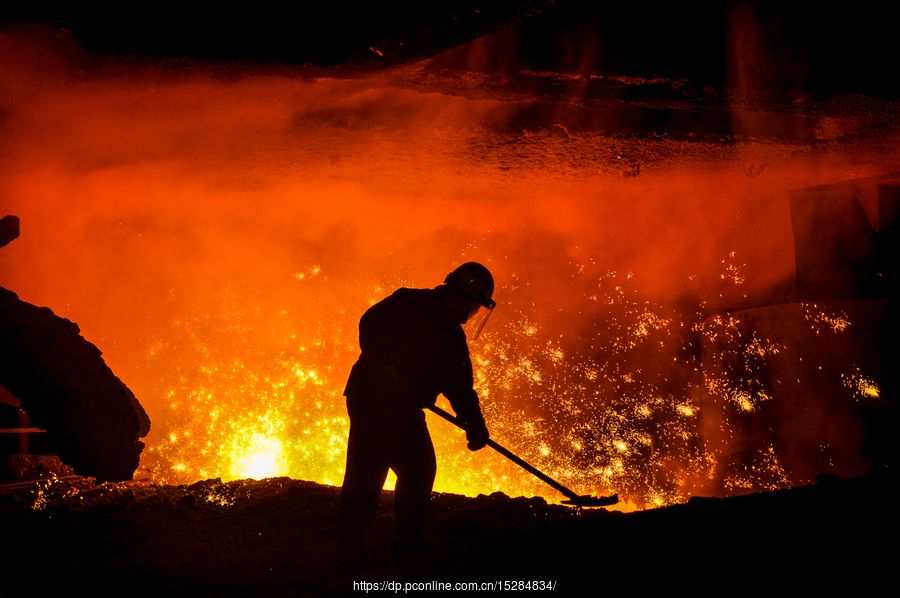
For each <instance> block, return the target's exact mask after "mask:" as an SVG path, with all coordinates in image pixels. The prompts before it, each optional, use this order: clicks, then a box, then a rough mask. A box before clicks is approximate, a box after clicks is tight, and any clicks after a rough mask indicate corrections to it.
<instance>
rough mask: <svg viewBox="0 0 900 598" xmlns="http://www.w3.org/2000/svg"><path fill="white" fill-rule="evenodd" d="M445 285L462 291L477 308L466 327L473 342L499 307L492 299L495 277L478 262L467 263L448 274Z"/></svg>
mask: <svg viewBox="0 0 900 598" xmlns="http://www.w3.org/2000/svg"><path fill="white" fill-rule="evenodd" d="M444 284H446V285H448V286H450V287H453V288H455V289H457V290H459V291H462V292H463V293H464V294H465V295H466V296H467V297H469V298H470V299H471V300H472V303H473V305H475V306H476V308H475V309H473V310H472V313H470V314H469V318H468V319H467V322H470V324H469V325H468V326H466V333H467V334H468V336H469V337H470V338H471V339H473V340H474V339H476V338H478V335H479V334H481V331H482V329H484V326H485V324H487V321H488V318H489V317H491V313H492V312H493V311H494V308H495V307H496V306H497V303H496V302H495V301H494V300H493V298H492V296H493V294H494V277H493V276H491V272H490V270H488V269H487V268H485V267H484V266H483V265H481V264H479V263H478V262H466V263H465V264H463V265H462V266H460V267H458V268H457V269H456V270H454V271H453V272H451V273H450V274H448V275H447V277H446V278H445V279H444ZM481 308H484V309H481Z"/></svg>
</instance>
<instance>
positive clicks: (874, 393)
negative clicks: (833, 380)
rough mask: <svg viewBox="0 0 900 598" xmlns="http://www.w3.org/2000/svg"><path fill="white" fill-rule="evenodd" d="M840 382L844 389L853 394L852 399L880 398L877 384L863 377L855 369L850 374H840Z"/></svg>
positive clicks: (857, 369)
mask: <svg viewBox="0 0 900 598" xmlns="http://www.w3.org/2000/svg"><path fill="white" fill-rule="evenodd" d="M841 382H843V384H844V387H845V388H847V389H848V390H850V391H851V392H852V393H853V398H855V399H856V400H859V399H877V398H879V397H880V396H881V391H880V390H879V388H878V384H876V382H875V381H874V380H872V379H871V378H869V377H867V376H864V375H863V373H862V372H861V371H860V370H859V368H856V370H855V371H854V372H852V373H850V374H841Z"/></svg>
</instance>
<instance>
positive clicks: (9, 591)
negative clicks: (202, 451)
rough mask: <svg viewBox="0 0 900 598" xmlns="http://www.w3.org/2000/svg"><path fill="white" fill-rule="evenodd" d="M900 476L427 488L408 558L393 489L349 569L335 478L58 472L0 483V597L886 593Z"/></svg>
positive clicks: (891, 586) (893, 550)
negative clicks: (399, 549)
mask: <svg viewBox="0 0 900 598" xmlns="http://www.w3.org/2000/svg"><path fill="white" fill-rule="evenodd" d="M897 487H898V484H897V479H896V478H895V477H890V476H888V477H881V478H862V479H854V480H825V481H823V482H820V483H819V484H816V485H814V486H808V487H802V488H795V489H791V490H785V491H779V492H770V493H763V494H755V495H749V496H742V497H732V498H726V499H706V498H695V499H693V500H691V501H690V503H688V504H684V505H677V506H672V507H667V508H661V509H655V510H651V511H643V512H637V513H631V514H622V513H617V512H607V511H605V510H590V511H588V510H585V511H583V512H576V511H574V510H572V509H569V508H567V507H563V506H559V505H551V504H547V503H546V502H545V501H544V500H543V499H540V498H530V499H527V498H510V497H507V496H505V495H501V494H495V495H491V496H479V497H477V498H468V497H463V496H457V495H451V494H437V495H435V496H434V498H433V505H432V506H433V525H432V529H431V538H432V546H431V548H430V549H429V550H427V551H425V552H423V553H422V554H420V555H417V556H414V557H409V558H405V559H402V560H393V559H391V558H390V556H389V553H388V550H387V547H388V545H389V536H390V525H391V517H392V509H391V502H392V499H393V496H392V493H390V492H386V493H385V496H384V498H383V502H382V505H381V510H380V514H379V518H378V521H377V522H376V525H375V528H374V529H373V530H372V534H371V538H370V552H371V564H370V566H368V567H367V568H365V569H363V570H361V571H359V572H356V573H353V574H349V575H348V574H340V573H337V572H336V571H335V570H334V568H333V563H332V556H333V553H334V540H333V535H334V527H335V520H334V514H335V510H336V507H337V500H338V496H339V489H338V488H334V487H330V486H322V485H319V484H314V483H311V482H304V481H300V480H292V479H288V478H273V479H267V480H261V481H253V480H243V481H236V482H230V483H222V482H220V481H218V480H207V481H203V482H198V483H196V484H192V485H189V486H156V485H150V484H147V483H137V482H129V483H119V484H104V485H100V486H94V485H92V483H91V482H90V480H87V479H84V478H71V479H62V480H61V481H57V482H54V483H49V484H48V483H44V484H43V485H42V486H40V487H39V488H32V489H30V490H17V491H12V490H9V489H7V490H5V491H3V492H2V494H0V538H2V541H3V559H2V562H0V568H2V580H3V581H2V585H0V595H3V596H26V595H28V596H31V595H42V596H45V595H51V593H54V592H55V591H56V590H64V591H66V592H75V591H78V593H79V594H80V593H86V594H87V595H90V596H97V595H101V596H106V595H117V596H150V595H154V596H156V595H158V596H304V595H333V594H352V593H357V592H359V593H360V594H365V593H366V592H364V591H363V590H362V589H361V587H362V586H360V584H359V582H363V581H365V582H370V583H384V582H388V583H389V584H390V582H397V585H396V586H393V585H388V586H387V588H388V589H387V590H385V591H377V590H375V591H371V590H370V591H369V592H368V593H373V592H374V593H376V594H378V593H386V594H393V593H401V594H402V593H404V589H409V590H412V589H418V588H419V587H421V586H406V587H405V584H413V583H426V582H434V581H443V582H450V583H451V584H456V583H461V582H495V581H496V582H501V583H502V582H504V581H505V582H513V583H515V582H521V583H520V584H519V585H518V589H516V588H510V590H509V591H518V592H521V591H525V592H528V593H531V592H535V593H539V594H546V593H553V594H557V595H572V594H573V593H575V592H577V593H578V594H581V593H583V592H589V593H590V594H593V595H605V594H608V592H610V591H613V590H615V591H617V593H619V592H622V591H636V592H637V593H639V594H642V595H646V593H647V592H648V591H650V590H663V591H665V590H675V589H680V590H686V591H690V592H691V593H693V594H701V595H706V594H722V595H729V594H733V593H745V591H747V590H759V591H767V592H768V591H772V590H785V589H792V588H793V589H796V590H802V591H803V592H804V593H805V594H806V593H807V592H809V591H812V590H817V589H818V590H823V589H831V588H837V587H848V588H850V589H852V590H853V592H854V594H855V595H859V594H860V593H865V592H867V591H870V590H875V589H876V588H880V589H881V591H889V592H893V591H895V590H894V587H895V586H896V577H895V575H894V567H895V565H896V562H897V553H898V551H897V542H898V535H897V532H898V525H897V515H896V496H897ZM529 581H530V582H532V586H530V587H532V589H531V590H528V589H527V588H528V587H529V586H526V585H525V583H527V582H529ZM354 582H357V585H356V586H355V587H354ZM535 582H537V584H535ZM541 582H545V583H541ZM550 584H552V585H553V588H554V589H553V590H550V589H541V588H542V587H543V588H546V587H547V586H549V585H550ZM838 584H840V585H838ZM396 590H399V592H397V591H396ZM448 593H450V592H448Z"/></svg>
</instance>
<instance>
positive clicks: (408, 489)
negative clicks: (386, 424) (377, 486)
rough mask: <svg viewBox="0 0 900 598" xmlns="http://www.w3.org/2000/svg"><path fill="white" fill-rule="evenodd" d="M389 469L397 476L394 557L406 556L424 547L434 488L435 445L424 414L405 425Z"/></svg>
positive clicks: (419, 413)
mask: <svg viewBox="0 0 900 598" xmlns="http://www.w3.org/2000/svg"><path fill="white" fill-rule="evenodd" d="M397 448H398V449H399V450H398V451H397V453H396V454H395V456H394V458H393V459H392V463H391V466H392V468H393V469H394V472H395V473H396V474H397V486H396V492H395V494H394V510H395V512H396V518H397V528H396V532H395V536H394V552H395V554H399V555H402V554H408V553H410V552H414V551H416V550H417V549H421V548H422V547H424V544H425V535H424V532H425V521H426V517H427V514H428V502H429V500H430V499H431V489H432V487H433V486H434V475H435V470H436V467H437V466H436V463H435V457H434V445H433V444H432V443H431V437H430V436H429V434H428V428H427V427H426V426H425V414H424V413H422V412H421V411H418V413H417V417H416V418H415V419H413V420H411V421H410V422H409V424H408V426H405V433H404V434H403V435H402V438H401V442H400V443H398V445H397Z"/></svg>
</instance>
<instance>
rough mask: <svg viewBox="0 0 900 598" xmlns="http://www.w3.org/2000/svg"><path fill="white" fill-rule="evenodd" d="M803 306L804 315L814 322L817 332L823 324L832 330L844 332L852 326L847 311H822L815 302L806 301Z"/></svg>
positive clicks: (814, 328)
mask: <svg viewBox="0 0 900 598" xmlns="http://www.w3.org/2000/svg"><path fill="white" fill-rule="evenodd" d="M802 306H803V317H804V318H806V320H807V321H809V322H812V323H813V326H814V327H813V330H815V331H816V332H818V331H819V329H820V327H822V326H824V327H827V329H830V330H831V331H832V332H844V331H845V330H846V329H847V327H848V326H850V320H849V319H848V318H847V314H845V313H841V312H838V313H827V312H824V311H821V310H820V309H819V306H818V305H816V304H815V303H804V304H802Z"/></svg>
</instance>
